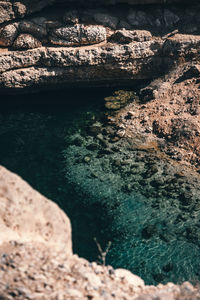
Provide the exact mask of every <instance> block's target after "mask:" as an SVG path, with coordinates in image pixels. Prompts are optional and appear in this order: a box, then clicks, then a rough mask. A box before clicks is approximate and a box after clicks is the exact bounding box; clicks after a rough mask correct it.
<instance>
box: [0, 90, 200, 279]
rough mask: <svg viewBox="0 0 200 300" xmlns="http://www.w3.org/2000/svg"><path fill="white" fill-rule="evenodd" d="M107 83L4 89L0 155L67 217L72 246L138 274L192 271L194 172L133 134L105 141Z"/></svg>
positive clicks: (198, 238)
mask: <svg viewBox="0 0 200 300" xmlns="http://www.w3.org/2000/svg"><path fill="white" fill-rule="evenodd" d="M110 94H111V91H109V90H105V91H101V90H98V91H97V90H91V91H86V90H83V91H78V92H75V91H69V90H68V91H60V92H52V93H48V94H47V93H41V94H35V95H28V96H20V97H16V96H15V97H14V96H13V97H12V96H10V98H9V99H7V100H6V103H3V105H2V106H1V111H0V143H1V147H0V164H2V165H4V166H6V167H7V168H8V169H10V170H12V171H14V172H16V173H18V174H19V175H21V176H22V177H23V178H24V179H25V180H27V181H28V182H29V183H30V184H31V185H32V186H33V187H34V188H36V189H37V190H39V191H40V192H41V193H43V194H44V195H46V196H47V197H49V198H50V199H52V200H54V201H55V202H57V203H58V204H59V205H60V207H62V208H63V209H64V210H65V211H66V213H67V214H68V216H69V217H70V219H71V222H72V229H73V248H74V252H75V253H78V254H79V255H80V256H83V257H85V258H87V259H89V260H91V261H92V260H98V254H99V253H98V250H97V246H96V244H95V242H94V237H96V238H97V240H98V242H99V243H100V245H101V246H102V248H103V249H104V248H106V246H107V244H108V242H109V241H111V248H110V250H109V252H108V254H107V257H106V259H107V263H108V264H111V265H113V266H114V267H124V268H128V269H130V270H131V271H133V272H134V273H136V274H138V275H140V276H141V277H142V278H143V279H144V280H145V282H146V283H148V284H156V283H158V282H163V283H166V282H168V281H173V282H182V281H184V280H190V281H193V282H194V281H198V280H199V278H200V251H199V247H200V205H199V196H200V188H199V187H200V184H199V183H200V181H199V177H198V174H196V176H195V175H194V176H190V177H189V178H188V177H184V178H182V177H179V176H178V174H179V173H178V172H181V171H182V169H181V168H182V166H180V167H179V166H177V165H175V163H174V164H173V163H170V162H166V161H165V160H164V159H162V158H159V157H157V156H156V153H153V152H148V151H140V150H138V149H137V148H136V147H135V146H134V143H133V141H129V142H127V141H124V140H123V139H120V140H119V141H113V140H112V138H111V136H112V135H114V133H113V132H112V130H114V129H113V128H111V127H110V126H108V125H107V123H106V122H105V113H104V109H103V98H104V97H105V96H108V95H110Z"/></svg>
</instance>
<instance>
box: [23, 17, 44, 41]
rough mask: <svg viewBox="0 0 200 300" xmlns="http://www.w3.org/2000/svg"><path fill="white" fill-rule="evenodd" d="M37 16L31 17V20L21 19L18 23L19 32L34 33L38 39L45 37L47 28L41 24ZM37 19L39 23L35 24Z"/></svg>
mask: <svg viewBox="0 0 200 300" xmlns="http://www.w3.org/2000/svg"><path fill="white" fill-rule="evenodd" d="M38 19H39V18H37V19H36V18H35V19H33V22H31V21H21V22H20V24H19V29H20V31H21V33H29V34H31V35H34V36H35V37H37V38H38V39H45V38H47V30H46V26H45V25H43V26H42V25H41V19H40V20H38ZM37 20H38V23H39V24H36V22H37Z"/></svg>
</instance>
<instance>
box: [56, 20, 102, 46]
mask: <svg viewBox="0 0 200 300" xmlns="http://www.w3.org/2000/svg"><path fill="white" fill-rule="evenodd" d="M105 40H106V30H105V28H104V27H102V26H93V25H90V26H84V25H79V24H78V25H74V26H67V27H61V28H56V29H54V30H53V31H52V35H51V36H50V42H51V43H52V44H55V45H61V46H80V45H90V44H98V43H101V42H103V41H105Z"/></svg>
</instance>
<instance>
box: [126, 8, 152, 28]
mask: <svg viewBox="0 0 200 300" xmlns="http://www.w3.org/2000/svg"><path fill="white" fill-rule="evenodd" d="M127 21H128V22H129V24H131V25H132V26H145V25H147V24H149V20H148V16H147V14H146V13H145V12H144V11H140V10H138V11H135V10H132V9H131V10H130V12H129V14H128V16H127Z"/></svg>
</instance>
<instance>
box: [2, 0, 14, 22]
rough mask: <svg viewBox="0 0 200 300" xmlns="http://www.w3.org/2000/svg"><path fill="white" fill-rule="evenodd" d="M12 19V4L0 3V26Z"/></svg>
mask: <svg viewBox="0 0 200 300" xmlns="http://www.w3.org/2000/svg"><path fill="white" fill-rule="evenodd" d="M13 18H14V12H13V8H12V3H10V2H7V1H0V24H1V23H3V22H5V21H10V20H12V19H13Z"/></svg>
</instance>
